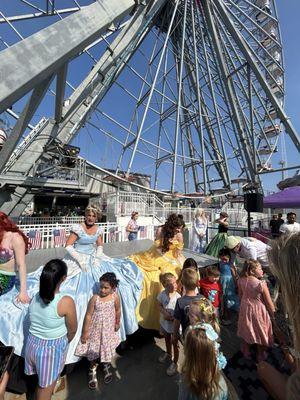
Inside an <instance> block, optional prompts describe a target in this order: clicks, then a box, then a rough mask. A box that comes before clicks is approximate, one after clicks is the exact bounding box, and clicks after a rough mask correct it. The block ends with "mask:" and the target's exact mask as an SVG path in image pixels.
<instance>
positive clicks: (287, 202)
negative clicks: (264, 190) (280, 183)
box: [264, 186, 300, 208]
mask: <svg viewBox="0 0 300 400" xmlns="http://www.w3.org/2000/svg"><path fill="white" fill-rule="evenodd" d="M264 207H265V208H300V186H293V187H288V188H286V189H284V190H281V191H280V192H277V193H274V194H270V195H269V196H266V197H265V198H264Z"/></svg>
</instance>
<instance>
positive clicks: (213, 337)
mask: <svg viewBox="0 0 300 400" xmlns="http://www.w3.org/2000/svg"><path fill="white" fill-rule="evenodd" d="M188 329H189V331H190V332H193V331H194V330H198V329H199V330H203V331H205V334H206V337H207V339H209V340H210V341H212V342H213V344H214V348H215V350H216V358H217V363H218V367H219V369H224V368H225V367H226V365H227V360H226V358H225V356H224V354H223V353H222V352H221V351H220V343H218V342H217V340H218V338H219V335H218V334H217V332H216V331H215V330H214V328H213V327H212V326H211V325H210V324H207V323H200V324H196V325H190V326H189V327H188Z"/></svg>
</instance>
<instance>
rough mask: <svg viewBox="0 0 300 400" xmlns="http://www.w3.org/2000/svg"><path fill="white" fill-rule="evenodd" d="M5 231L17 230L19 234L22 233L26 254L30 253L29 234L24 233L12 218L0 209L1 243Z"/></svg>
mask: <svg viewBox="0 0 300 400" xmlns="http://www.w3.org/2000/svg"><path fill="white" fill-rule="evenodd" d="M5 232H17V233H18V234H19V235H21V236H22V238H23V240H24V243H25V254H27V253H28V249H29V243H28V238H27V236H26V235H24V233H23V232H22V231H21V230H20V229H19V228H18V226H17V225H16V224H15V223H14V222H13V221H12V220H11V219H10V218H8V216H7V215H6V214H4V212H2V211H0V244H1V243H2V240H3V236H4V233H5Z"/></svg>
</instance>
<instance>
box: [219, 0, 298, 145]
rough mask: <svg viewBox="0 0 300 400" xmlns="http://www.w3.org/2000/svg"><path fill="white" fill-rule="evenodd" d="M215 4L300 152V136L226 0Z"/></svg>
mask: <svg viewBox="0 0 300 400" xmlns="http://www.w3.org/2000/svg"><path fill="white" fill-rule="evenodd" d="M214 5H215V6H216V7H217V9H218V11H219V13H220V15H221V16H222V19H223V21H224V24H225V26H226V28H227V29H228V31H229V32H230V34H231V35H232V37H233V39H234V40H235V41H236V43H237V44H238V45H239V48H240V51H241V52H242V53H243V55H244V57H245V58H246V60H247V61H248V63H249V64H250V66H251V69H252V71H253V73H254V74H255V76H256V79H257V80H258V82H259V83H260V85H261V87H262V88H263V90H264V91H265V93H266V95H267V96H268V99H269V100H270V102H271V104H272V106H273V107H274V109H275V110H276V112H277V115H278V117H279V118H280V119H281V121H282V123H283V124H284V126H285V129H286V131H287V133H288V134H289V135H290V137H291V139H292V141H293V142H294V144H295V146H296V148H297V149H298V151H299V152H300V138H299V136H298V134H297V132H296V130H295V128H294V127H293V125H292V124H291V122H290V120H289V118H288V117H287V115H286V114H285V112H284V110H283V108H282V106H281V104H280V103H279V101H278V100H277V99H276V97H275V96H274V94H273V93H272V90H271V88H270V86H269V85H268V83H267V81H266V79H265V77H264V76H263V74H262V73H261V71H260V70H259V68H258V66H257V64H256V60H255V58H254V57H253V56H252V54H251V51H250V50H249V47H248V45H247V43H246V42H245V40H244V39H243V37H242V36H241V34H240V33H239V31H238V30H237V29H236V27H235V26H234V24H233V22H232V20H231V19H230V17H229V15H228V12H227V11H226V7H225V6H224V2H223V1H220V0H216V1H214Z"/></svg>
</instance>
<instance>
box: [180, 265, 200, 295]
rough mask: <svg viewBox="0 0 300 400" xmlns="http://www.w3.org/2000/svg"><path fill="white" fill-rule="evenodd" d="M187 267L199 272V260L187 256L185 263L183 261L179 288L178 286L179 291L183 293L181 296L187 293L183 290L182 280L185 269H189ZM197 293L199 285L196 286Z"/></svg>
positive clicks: (196, 292)
mask: <svg viewBox="0 0 300 400" xmlns="http://www.w3.org/2000/svg"><path fill="white" fill-rule="evenodd" d="M187 268H191V269H193V270H194V271H196V272H197V274H198V265H197V262H196V261H195V260H194V259H193V258H187V259H186V260H185V261H184V263H183V266H182V270H181V273H180V275H179V278H178V288H177V291H178V292H179V293H180V294H181V296H183V295H184V294H185V293H184V290H183V286H182V282H181V279H182V273H183V271H184V270H185V269H187ZM195 294H198V288H197V287H196V289H195Z"/></svg>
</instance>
